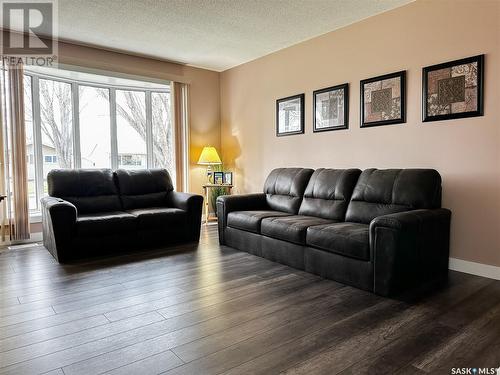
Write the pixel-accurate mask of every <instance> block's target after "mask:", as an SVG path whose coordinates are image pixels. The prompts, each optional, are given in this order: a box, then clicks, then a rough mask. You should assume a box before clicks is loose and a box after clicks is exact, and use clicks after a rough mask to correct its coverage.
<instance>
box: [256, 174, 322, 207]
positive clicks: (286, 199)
mask: <svg viewBox="0 0 500 375" xmlns="http://www.w3.org/2000/svg"><path fill="white" fill-rule="evenodd" d="M312 173H313V170H312V169H306V168H277V169H274V170H273V171H271V173H270V174H269V176H267V179H266V182H265V183H264V193H265V194H266V201H267V205H268V206H269V207H270V208H271V209H272V210H276V211H283V212H288V213H290V214H294V215H296V214H297V213H298V212H299V207H300V203H301V202H302V196H303V195H304V190H305V188H306V186H307V183H308V181H309V178H310V177H311V175H312Z"/></svg>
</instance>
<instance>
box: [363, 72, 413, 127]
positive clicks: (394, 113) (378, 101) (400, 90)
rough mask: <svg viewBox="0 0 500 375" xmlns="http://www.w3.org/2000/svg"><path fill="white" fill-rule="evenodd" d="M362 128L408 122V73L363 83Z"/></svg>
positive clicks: (387, 75)
mask: <svg viewBox="0 0 500 375" xmlns="http://www.w3.org/2000/svg"><path fill="white" fill-rule="evenodd" d="M360 94H361V95H360V101H361V110H360V113H361V127H362V128H365V127H369V126H379V125H390V124H401V123H404V122H406V71H404V70H403V71H401V72H396V73H391V74H385V75H383V76H378V77H374V78H370V79H365V80H362V81H361V87H360Z"/></svg>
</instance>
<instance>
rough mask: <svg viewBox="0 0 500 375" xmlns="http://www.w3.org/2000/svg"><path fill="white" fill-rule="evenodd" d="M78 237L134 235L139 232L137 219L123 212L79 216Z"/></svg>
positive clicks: (77, 224) (77, 219)
mask: <svg viewBox="0 0 500 375" xmlns="http://www.w3.org/2000/svg"><path fill="white" fill-rule="evenodd" d="M76 230H77V234H78V236H86V237H89V236H90V237H93V236H99V235H113V234H118V233H133V232H135V231H136V230H137V218H136V217H135V216H134V215H131V214H129V213H126V212H122V211H111V212H104V213H95V214H84V215H78V217H77V218H76Z"/></svg>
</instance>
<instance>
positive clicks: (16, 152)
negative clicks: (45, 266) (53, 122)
mask: <svg viewBox="0 0 500 375" xmlns="http://www.w3.org/2000/svg"><path fill="white" fill-rule="evenodd" d="M23 78H24V76H23V66H22V65H16V66H9V65H4V66H2V74H1V77H0V95H1V112H2V115H1V121H2V126H1V134H0V136H1V141H2V142H1V143H0V147H1V148H2V150H1V151H2V152H1V154H2V157H1V160H0V161H1V163H2V165H1V168H0V180H1V182H0V189H1V191H0V194H1V195H5V196H7V198H6V205H7V210H5V209H4V208H3V207H2V211H3V215H2V217H3V222H2V237H3V234H4V233H5V231H4V230H5V227H6V225H5V221H6V220H7V221H8V227H9V229H10V230H9V233H10V239H11V240H25V239H29V238H30V223H29V212H28V180H27V165H26V134H25V123H24V87H23ZM5 211H7V212H5ZM2 239H3V238H2Z"/></svg>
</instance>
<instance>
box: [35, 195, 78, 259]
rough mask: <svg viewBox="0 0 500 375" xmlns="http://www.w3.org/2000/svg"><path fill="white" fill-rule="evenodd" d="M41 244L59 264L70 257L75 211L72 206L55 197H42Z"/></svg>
mask: <svg viewBox="0 0 500 375" xmlns="http://www.w3.org/2000/svg"><path fill="white" fill-rule="evenodd" d="M41 205H42V226H43V244H44V246H45V247H46V248H47V250H49V252H50V253H51V254H52V256H53V257H54V258H55V259H56V260H57V261H58V262H60V263H63V262H65V261H66V260H68V259H69V258H70V256H71V254H70V252H71V249H70V247H71V241H72V238H73V235H74V231H75V224H76V217H77V209H76V207H75V205H74V204H72V203H70V202H68V201H65V200H64V199H61V198H56V197H43V198H42V199H41Z"/></svg>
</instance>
